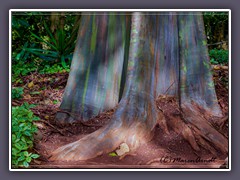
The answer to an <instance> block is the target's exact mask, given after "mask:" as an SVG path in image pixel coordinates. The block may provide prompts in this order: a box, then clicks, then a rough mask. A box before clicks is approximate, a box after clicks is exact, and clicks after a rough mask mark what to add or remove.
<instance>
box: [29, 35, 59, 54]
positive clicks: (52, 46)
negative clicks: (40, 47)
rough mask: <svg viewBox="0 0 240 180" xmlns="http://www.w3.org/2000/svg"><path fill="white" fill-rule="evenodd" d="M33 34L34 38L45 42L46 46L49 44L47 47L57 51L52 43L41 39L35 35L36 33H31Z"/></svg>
mask: <svg viewBox="0 0 240 180" xmlns="http://www.w3.org/2000/svg"><path fill="white" fill-rule="evenodd" d="M31 34H32V36H33V37H35V38H36V39H38V40H40V41H42V42H44V43H45V44H47V45H48V46H50V47H51V48H53V49H55V50H57V48H56V47H55V46H54V45H52V44H51V43H49V42H47V41H45V40H44V39H43V38H40V37H39V36H37V35H36V34H34V33H32V32H31Z"/></svg>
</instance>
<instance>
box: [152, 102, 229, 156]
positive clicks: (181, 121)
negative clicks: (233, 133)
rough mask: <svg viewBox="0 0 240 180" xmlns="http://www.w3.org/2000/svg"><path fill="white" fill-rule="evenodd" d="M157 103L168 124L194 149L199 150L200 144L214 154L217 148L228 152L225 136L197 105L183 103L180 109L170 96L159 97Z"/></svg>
mask: <svg viewBox="0 0 240 180" xmlns="http://www.w3.org/2000/svg"><path fill="white" fill-rule="evenodd" d="M157 104H158V108H159V109H161V110H162V111H163V113H164V116H165V117H166V119H167V124H168V126H169V127H171V128H172V129H173V130H174V131H175V132H177V133H178V134H181V135H182V136H183V138H184V139H186V140H187V141H188V142H189V144H190V145H191V146H192V148H193V149H194V150H195V151H199V150H200V147H199V146H201V147H203V148H204V149H206V150H208V151H210V152H211V153H212V154H214V155H216V154H217V150H220V151H221V152H222V153H227V152H228V141H227V138H226V137H225V136H223V135H222V134H221V133H219V132H218V131H217V130H216V129H215V128H214V127H213V126H212V125H211V123H210V122H208V120H207V119H205V117H204V114H202V113H201V110H199V107H195V106H194V105H189V104H188V105H183V106H182V111H181V110H180V109H179V107H178V104H177V103H176V100H174V99H173V98H172V97H169V98H167V97H163V98H162V97H160V98H159V99H158V101H157Z"/></svg>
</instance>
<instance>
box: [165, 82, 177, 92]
mask: <svg viewBox="0 0 240 180" xmlns="http://www.w3.org/2000/svg"><path fill="white" fill-rule="evenodd" d="M174 83H175V81H173V83H172V84H171V85H170V86H169V87H168V88H167V90H166V91H165V93H164V95H166V94H167V92H168V90H169V89H170V88H171V87H172V85H173V84H174Z"/></svg>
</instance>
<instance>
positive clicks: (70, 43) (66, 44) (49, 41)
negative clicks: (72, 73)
mask: <svg viewBox="0 0 240 180" xmlns="http://www.w3.org/2000/svg"><path fill="white" fill-rule="evenodd" d="M44 28H45V30H46V31H47V33H48V36H47V37H46V36H45V37H41V36H38V35H36V34H35V33H33V32H31V35H32V37H34V38H35V39H37V40H39V41H40V42H39V43H43V44H45V49H43V48H26V47H25V48H24V50H25V51H28V52H30V53H32V54H34V55H36V56H38V57H40V58H41V59H43V60H46V61H55V62H61V64H62V66H63V67H66V60H69V62H70V61H71V59H72V56H73V50H74V47H75V39H76V38H72V37H71V36H67V32H66V30H64V29H57V30H56V33H55V35H54V34H53V33H52V32H51V30H50V29H49V28H48V26H47V25H46V23H45V22H44ZM76 32H77V31H76V30H75V32H74V33H73V35H76Z"/></svg>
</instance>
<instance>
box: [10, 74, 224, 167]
mask: <svg viewBox="0 0 240 180" xmlns="http://www.w3.org/2000/svg"><path fill="white" fill-rule="evenodd" d="M67 76H68V74H67V73H64V74H59V73H58V74H53V75H39V74H33V75H29V76H25V77H24V78H22V80H23V84H25V85H24V86H25V87H24V98H22V99H21V100H14V101H13V102H12V105H13V106H16V105H21V104H22V103H23V102H29V103H31V104H38V106H36V107H35V108H32V111H33V112H34V114H36V115H37V116H39V117H40V118H41V120H40V121H38V122H37V121H36V123H35V124H36V125H37V127H38V129H39V131H38V133H37V134H36V135H35V141H34V148H33V151H34V152H36V153H38V154H40V155H41V156H40V158H38V159H37V160H34V161H32V163H31V166H30V167H31V168H220V166H221V165H222V164H223V163H224V160H225V158H226V155H223V154H221V153H220V152H218V151H217V154H215V155H213V154H212V153H211V152H210V151H208V150H206V149H203V148H201V149H200V151H194V150H193V148H192V147H191V145H190V144H189V143H188V142H187V141H186V140H185V139H184V138H183V136H182V135H181V133H176V131H174V130H173V129H171V128H170V127H168V128H169V134H166V133H164V131H163V130H162V129H161V128H160V126H159V125H157V126H156V127H155V129H154V137H153V139H152V140H151V141H150V142H148V143H146V144H144V145H142V146H140V147H139V148H138V149H137V150H136V151H135V152H133V153H129V154H126V155H125V156H120V157H119V156H111V155H110V154H103V155H101V156H99V157H96V158H93V159H90V160H87V161H75V162H65V161H55V162H50V161H49V157H50V154H51V152H52V151H53V150H56V149H57V148H58V147H60V146H62V145H65V144H68V143H70V142H74V141H76V140H78V139H79V138H82V137H84V136H85V135H87V134H89V133H92V132H94V131H96V130H97V129H99V128H100V127H101V126H104V125H105V124H107V123H108V122H109V120H110V118H111V116H112V114H113V113H114V109H113V110H109V111H107V112H104V113H102V114H100V115H98V116H97V117H95V118H93V119H91V120H90V121H89V122H88V123H87V124H86V123H73V124H71V125H64V126H63V125H59V124H56V123H55V121H54V117H55V114H56V112H57V111H59V109H58V107H59V105H60V102H61V97H62V94H63V91H64V87H65V84H66V81H67ZM223 79H225V80H224V81H223ZM227 80H228V72H226V70H215V71H214V82H215V87H216V92H217V96H218V99H219V104H220V106H221V108H222V111H223V113H224V116H225V119H224V120H223V121H222V122H221V123H216V124H215V126H216V128H217V129H218V130H219V131H220V132H221V133H222V134H224V135H225V136H227V137H228V89H227V86H226V82H227ZM31 82H32V83H33V86H29V83H31ZM23 84H14V85H13V86H15V87H16V86H23ZM43 87H45V88H43ZM36 91H37V92H39V93H37V94H34V93H33V92H36ZM156 103H157V106H158V108H159V110H161V111H163V112H164V116H165V118H166V121H168V118H169V117H170V116H171V117H173V116H176V114H177V115H178V116H180V115H179V111H178V106H177V103H176V99H175V98H173V97H167V96H161V97H159V98H158V99H157V101H156ZM204 160H208V162H207V161H204ZM223 168H224V167H223ZM225 168H226V167H225Z"/></svg>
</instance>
